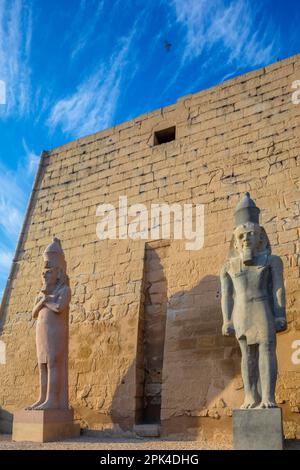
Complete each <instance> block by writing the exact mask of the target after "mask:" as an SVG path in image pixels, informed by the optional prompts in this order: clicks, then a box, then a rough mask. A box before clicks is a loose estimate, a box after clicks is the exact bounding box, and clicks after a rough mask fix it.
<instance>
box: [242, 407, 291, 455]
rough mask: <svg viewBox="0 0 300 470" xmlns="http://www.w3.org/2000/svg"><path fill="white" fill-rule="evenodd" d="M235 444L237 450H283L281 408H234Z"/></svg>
mask: <svg viewBox="0 0 300 470" xmlns="http://www.w3.org/2000/svg"><path fill="white" fill-rule="evenodd" d="M233 446H234V449H235V450H282V449H283V430H282V413H281V409H280V408H271V409H257V410H233Z"/></svg>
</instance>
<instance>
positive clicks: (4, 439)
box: [0, 434, 300, 450]
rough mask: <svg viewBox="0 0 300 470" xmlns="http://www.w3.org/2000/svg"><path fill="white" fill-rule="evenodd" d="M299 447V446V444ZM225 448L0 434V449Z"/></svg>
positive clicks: (188, 443) (161, 441)
mask: <svg viewBox="0 0 300 470" xmlns="http://www.w3.org/2000/svg"><path fill="white" fill-rule="evenodd" d="M299 448H300V446H299ZM20 449H22V450H23V449H24V450H51V449H52V450H54V449H58V450H77V449H78V450H198V449H209V450H226V449H228V450H229V449H231V446H230V444H225V443H223V442H222V443H220V444H216V443H214V444H213V445H212V444H209V443H207V442H204V441H198V440H197V441H185V440H177V441H176V440H167V439H142V438H120V437H101V438H99V437H98V438H96V437H89V436H81V437H79V438H77V439H70V440H66V441H60V442H48V443H44V444H39V443H35V442H13V441H12V440H11V435H9V434H2V435H1V434H0V450H20Z"/></svg>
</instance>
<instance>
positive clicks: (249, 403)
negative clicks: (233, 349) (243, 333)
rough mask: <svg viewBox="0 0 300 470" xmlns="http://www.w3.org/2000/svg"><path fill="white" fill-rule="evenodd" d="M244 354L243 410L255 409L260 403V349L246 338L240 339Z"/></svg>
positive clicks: (242, 365) (242, 364)
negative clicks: (258, 389) (248, 342)
mask: <svg viewBox="0 0 300 470" xmlns="http://www.w3.org/2000/svg"><path fill="white" fill-rule="evenodd" d="M239 345H240V348H241V353H242V363H241V369H242V377H243V382H244V389H245V399H244V403H243V404H242V406H241V408H242V409H247V408H254V407H255V406H256V405H257V404H258V403H259V401H260V397H259V394H258V391H257V383H258V347H257V345H256V344H251V345H248V344H247V340H246V338H241V339H239Z"/></svg>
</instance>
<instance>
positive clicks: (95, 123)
mask: <svg viewBox="0 0 300 470" xmlns="http://www.w3.org/2000/svg"><path fill="white" fill-rule="evenodd" d="M135 32H136V28H133V30H132V32H131V33H130V35H129V36H128V37H126V38H123V39H122V40H121V41H119V43H118V44H116V46H115V52H114V53H113V55H112V57H111V59H110V61H109V63H107V64H104V63H101V64H100V65H99V68H98V69H97V70H96V71H95V72H94V73H92V74H91V75H90V76H89V77H88V78H87V79H86V80H84V81H83V82H81V83H80V84H79V85H78V87H77V89H76V91H75V92H74V93H73V94H72V95H69V96H67V97H65V98H62V99H61V100H59V101H58V102H57V103H56V104H55V105H54V107H53V108H52V110H51V113H50V115H49V118H48V120H47V124H48V126H49V127H50V129H52V130H54V129H55V128H56V127H60V128H61V130H62V131H63V132H66V133H69V134H71V135H73V136H76V137H78V136H82V135H86V134H90V133H92V132H96V131H98V130H101V129H104V128H106V127H108V126H110V125H111V123H112V119H113V116H114V113H115V110H116V107H117V102H118V98H119V95H120V91H121V83H122V81H123V79H124V77H125V73H126V79H127V80H128V79H130V77H132V74H133V73H134V68H130V69H129V68H128V67H127V65H128V62H129V52H130V46H131V44H132V40H133V37H134V35H135Z"/></svg>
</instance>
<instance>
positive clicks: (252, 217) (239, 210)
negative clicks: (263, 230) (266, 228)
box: [234, 193, 260, 227]
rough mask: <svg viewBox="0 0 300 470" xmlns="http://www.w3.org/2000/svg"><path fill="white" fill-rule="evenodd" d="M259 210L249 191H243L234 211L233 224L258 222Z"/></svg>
mask: <svg viewBox="0 0 300 470" xmlns="http://www.w3.org/2000/svg"><path fill="white" fill-rule="evenodd" d="M259 213H260V210H259V208H258V207H257V206H256V204H255V202H254V201H253V199H251V198H250V194H249V193H245V194H244V196H243V197H242V199H241V200H240V202H239V203H238V204H237V206H236V208H235V211H234V220H235V226H236V227H238V226H239V225H243V224H245V223H247V222H252V223H254V224H259Z"/></svg>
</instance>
